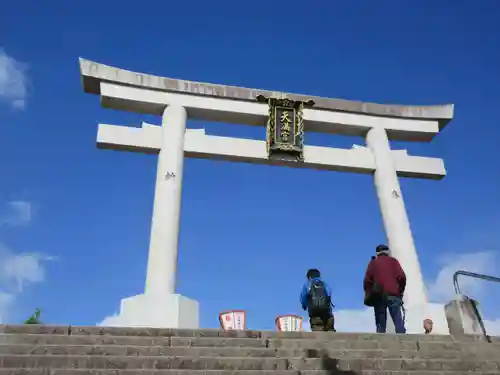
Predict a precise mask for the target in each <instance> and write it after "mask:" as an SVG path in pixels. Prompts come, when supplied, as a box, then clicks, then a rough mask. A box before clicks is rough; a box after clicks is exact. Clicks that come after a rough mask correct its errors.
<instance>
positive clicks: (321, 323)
mask: <svg viewBox="0 0 500 375" xmlns="http://www.w3.org/2000/svg"><path fill="white" fill-rule="evenodd" d="M309 324H310V325H311V331H314V332H316V331H335V329H334V328H333V327H334V318H333V316H325V317H310V318H309Z"/></svg>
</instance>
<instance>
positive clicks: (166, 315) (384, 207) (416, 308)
mask: <svg viewBox="0 0 500 375" xmlns="http://www.w3.org/2000/svg"><path fill="white" fill-rule="evenodd" d="M80 70H81V76H82V81H83V88H84V90H85V92H87V93H92V94H98V95H100V97H101V105H102V106H103V107H106V108H113V109H120V110H127V111H133V112H137V113H145V114H155V115H161V116H162V125H161V126H156V125H150V124H145V123H143V125H142V127H141V128H134V127H128V126H118V125H106V124H99V130H98V135H97V144H98V147H99V148H107V149H115V150H125V151H134V152H143V153H150V154H158V170H157V177H156V188H155V198H154V209H153V218H152V227H151V238H150V245H149V258H148V267H147V276H146V285H145V292H144V294H141V295H137V296H133V297H128V298H125V299H123V300H122V302H121V308H120V314H119V316H118V318H117V322H116V325H125V326H148V327H172V328H176V327H178V328H198V327H199V312H198V311H199V307H198V303H197V302H196V301H194V300H191V299H188V298H186V297H184V296H181V295H178V294H176V271H177V254H178V237H179V219H180V207H181V191H182V175H183V163H184V157H194V158H208V159H223V160H228V161H238V162H249V163H258V164H268V165H280V166H289V167H297V168H313V169H320V170H332V171H344V172H357V173H371V174H373V175H374V181H375V188H376V191H377V196H378V200H379V204H380V210H381V213H382V220H383V224H384V227H385V231H386V235H387V241H388V245H389V247H390V249H391V253H392V255H393V256H394V257H395V258H397V259H398V260H399V261H400V263H401V265H402V267H403V269H404V270H405V272H406V275H407V278H408V282H407V289H406V293H405V297H404V298H405V307H406V310H407V328H408V332H415V333H417V332H421V330H422V328H421V327H422V321H423V319H424V318H431V319H433V321H434V332H437V333H448V327H447V323H446V319H445V315H444V307H443V306H442V305H437V304H432V303H429V301H428V299H427V293H426V289H425V285H424V281H423V277H422V272H421V269H420V264H419V261H418V256H417V251H416V249H415V245H414V242H413V237H412V233H411V229H410V224H409V220H408V217H407V213H406V209H405V205H404V201H403V195H402V193H401V189H400V186H399V182H398V176H401V177H414V178H426V179H435V180H439V179H442V178H443V177H444V176H445V175H446V171H445V168H444V164H443V161H442V160H441V159H438V158H429V157H419V156H411V155H408V153H407V152H406V150H398V151H396V150H391V148H390V144H389V140H390V139H394V140H406V141H422V142H429V141H431V140H432V139H433V137H434V136H435V135H436V134H438V133H439V131H440V130H442V129H443V128H444V126H445V125H446V124H447V123H448V122H449V121H450V120H451V119H452V117H453V105H442V106H425V107H414V106H397V105H381V104H373V103H363V102H354V101H347V100H340V99H327V98H319V97H311V96H305V95H297V94H284V93H278V92H269V91H265V90H256V89H246V88H240V87H232V86H222V85H213V84H207V83H198V82H191V81H183V80H176V79H170V78H164V77H157V76H152V75H147V74H141V73H134V72H130V71H127V70H123V69H118V68H113V67H110V66H106V65H103V64H98V63H95V62H92V61H88V60H84V59H80ZM262 95H265V96H267V97H275V98H276V97H279V98H285V97H286V98H287V99H290V100H294V101H304V102H305V101H308V100H313V101H314V108H308V107H306V108H304V109H303V111H302V113H303V123H304V126H305V131H306V132H307V131H315V132H324V133H335V134H344V135H353V136H363V137H365V139H366V146H367V147H359V146H358V147H353V148H352V149H336V148H330V147H318V146H307V145H305V146H303V159H302V160H301V161H297V160H282V159H275V158H271V157H270V156H269V154H268V148H267V145H266V142H265V141H259V140H250V139H238V138H229V137H219V136H211V135H207V134H205V131H204V130H203V129H186V122H187V118H188V117H189V118H194V119H200V120H207V121H216V122H226V123H233V124H249V125H257V126H266V122H267V121H268V116H269V105H268V104H267V103H262V102H259V101H258V100H257V99H258V97H259V96H262ZM280 134H281V133H280ZM363 266H364V265H363Z"/></svg>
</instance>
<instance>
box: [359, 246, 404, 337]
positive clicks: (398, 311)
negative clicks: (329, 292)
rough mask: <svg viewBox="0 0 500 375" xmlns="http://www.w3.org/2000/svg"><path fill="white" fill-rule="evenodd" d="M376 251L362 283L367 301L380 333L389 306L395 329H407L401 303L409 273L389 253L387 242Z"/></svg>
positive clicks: (383, 329)
mask: <svg viewBox="0 0 500 375" xmlns="http://www.w3.org/2000/svg"><path fill="white" fill-rule="evenodd" d="M376 252H377V256H376V257H373V258H372V260H371V262H370V264H368V268H367V270H366V275H365V280H364V283H363V287H364V290H365V305H367V306H373V309H374V311H375V324H376V325H377V332H378V333H385V331H386V326H387V310H389V314H391V318H392V320H393V322H394V326H395V328H396V333H405V332H406V329H405V326H404V319H403V313H402V307H403V293H404V291H405V287H406V275H405V273H404V271H403V269H402V268H401V265H400V264H399V262H398V261H397V259H395V258H393V257H391V256H390V255H389V248H388V247H387V246H386V245H378V246H377V248H376Z"/></svg>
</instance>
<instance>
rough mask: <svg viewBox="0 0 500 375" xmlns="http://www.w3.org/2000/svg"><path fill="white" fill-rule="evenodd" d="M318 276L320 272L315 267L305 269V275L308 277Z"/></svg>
mask: <svg viewBox="0 0 500 375" xmlns="http://www.w3.org/2000/svg"><path fill="white" fill-rule="evenodd" d="M320 276H321V273H320V272H319V270H318V269H316V268H311V269H310V270H308V271H307V274H306V277H307V278H308V279H313V278H315V277H320Z"/></svg>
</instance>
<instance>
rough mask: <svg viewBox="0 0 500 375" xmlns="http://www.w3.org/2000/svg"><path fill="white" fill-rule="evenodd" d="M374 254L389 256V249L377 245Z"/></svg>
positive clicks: (385, 246)
mask: <svg viewBox="0 0 500 375" xmlns="http://www.w3.org/2000/svg"><path fill="white" fill-rule="evenodd" d="M375 252H376V253H377V255H382V254H385V255H389V247H388V246H387V245H378V246H377V247H376V248H375Z"/></svg>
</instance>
